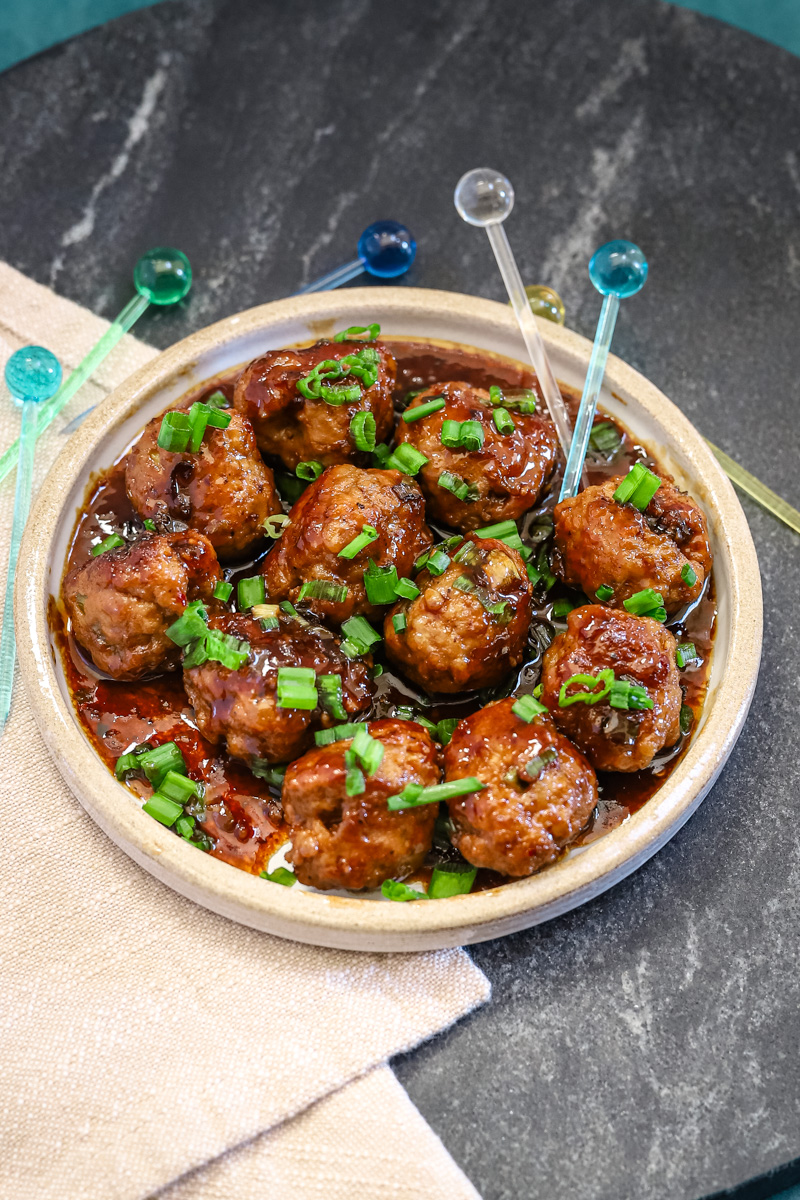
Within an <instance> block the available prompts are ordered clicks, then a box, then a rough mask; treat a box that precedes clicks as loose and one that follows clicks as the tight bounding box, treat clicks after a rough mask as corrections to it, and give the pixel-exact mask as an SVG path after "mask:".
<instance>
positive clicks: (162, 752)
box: [137, 742, 186, 791]
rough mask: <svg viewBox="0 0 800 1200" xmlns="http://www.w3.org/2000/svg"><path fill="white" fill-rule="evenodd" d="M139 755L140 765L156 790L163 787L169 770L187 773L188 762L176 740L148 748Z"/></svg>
mask: <svg viewBox="0 0 800 1200" xmlns="http://www.w3.org/2000/svg"><path fill="white" fill-rule="evenodd" d="M138 757H139V761H138V764H137V765H138V767H140V768H141V770H142V771H144V773H145V775H146V776H147V779H148V780H149V781H150V783H152V785H153V787H154V788H155V790H156V791H158V789H159V788H160V787H161V784H162V783H163V781H164V779H165V778H166V776H167V773H168V772H169V771H175V772H177V773H178V774H185V773H186V763H185V762H184V761H183V755H182V754H181V752H180V750H179V748H178V746H177V745H176V744H175V742H163V743H162V745H160V746H153V748H152V749H151V750H146V751H145V752H144V754H140V755H139V756H138Z"/></svg>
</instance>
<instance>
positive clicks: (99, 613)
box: [64, 529, 222, 679]
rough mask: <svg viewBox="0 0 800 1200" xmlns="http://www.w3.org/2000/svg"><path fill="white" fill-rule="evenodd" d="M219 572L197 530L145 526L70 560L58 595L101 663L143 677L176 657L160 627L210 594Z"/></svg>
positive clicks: (114, 672)
mask: <svg viewBox="0 0 800 1200" xmlns="http://www.w3.org/2000/svg"><path fill="white" fill-rule="evenodd" d="M221 578H222V573H221V572H220V569H219V563H218V562H217V558H216V555H215V554H214V549H213V547H212V545H211V543H210V542H209V540H208V538H205V537H203V535H202V534H201V533H196V532H195V531H194V530H193V529H188V530H186V531H185V532H182V533H173V534H169V535H167V536H162V535H161V534H158V533H151V534H145V535H144V536H143V537H140V538H139V539H138V541H135V542H133V543H132V544H131V545H128V546H124V547H122V546H121V547H120V548H119V549H118V550H107V551H106V552H105V553H104V554H99V555H98V556H97V557H96V558H90V559H89V560H88V562H85V563H83V564H82V565H81V566H75V567H73V568H72V569H71V570H70V571H69V572H68V574H67V576H66V578H65V580H64V603H65V605H66V608H67V612H68V614H69V618H70V621H71V622H72V632H73V634H74V635H75V639H76V641H77V642H78V643H79V644H80V645H81V646H82V647H83V649H84V650H86V651H87V653H88V654H89V655H90V656H91V659H92V662H93V663H94V665H95V666H96V667H98V668H99V670H101V671H105V672H106V674H108V675H111V676H113V678H114V679H141V678H142V676H143V675H151V674H153V672H155V671H162V670H170V669H172V668H173V667H176V666H177V665H178V662H179V659H180V650H179V649H178V647H177V646H176V645H175V643H174V642H171V641H170V640H169V638H168V637H167V632H166V631H167V629H168V628H169V626H170V625H172V623H173V622H174V621H177V619H178V617H180V615H181V613H182V612H183V610H184V608H185V607H186V605H187V603H188V602H189V601H190V600H206V601H207V600H210V599H211V594H212V592H213V590H214V584H215V583H217V582H218V581H219V580H220V579H221Z"/></svg>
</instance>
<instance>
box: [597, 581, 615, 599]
mask: <svg viewBox="0 0 800 1200" xmlns="http://www.w3.org/2000/svg"><path fill="white" fill-rule="evenodd" d="M595 596H597V599H598V600H600V601H602V603H603V604H605V602H606V601H607V600H613V599H614V589H613V588H612V587H611V584H609V583H601V584H600V587H599V588H598V589H597V591H596V592H595Z"/></svg>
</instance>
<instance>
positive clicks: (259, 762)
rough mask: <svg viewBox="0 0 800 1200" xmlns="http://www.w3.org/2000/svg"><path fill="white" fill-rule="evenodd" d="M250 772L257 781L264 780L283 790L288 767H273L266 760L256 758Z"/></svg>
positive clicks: (251, 763) (251, 764) (252, 762)
mask: <svg viewBox="0 0 800 1200" xmlns="http://www.w3.org/2000/svg"><path fill="white" fill-rule="evenodd" d="M250 770H251V771H252V772H253V774H254V775H255V777H256V779H263V780H264V782H265V783H269V784H270V785H271V786H272V787H276V788H282V787H283V780H284V776H285V775H286V767H273V765H272V763H270V762H269V761H268V760H267V759H266V758H254V759H252V760H251V762H250Z"/></svg>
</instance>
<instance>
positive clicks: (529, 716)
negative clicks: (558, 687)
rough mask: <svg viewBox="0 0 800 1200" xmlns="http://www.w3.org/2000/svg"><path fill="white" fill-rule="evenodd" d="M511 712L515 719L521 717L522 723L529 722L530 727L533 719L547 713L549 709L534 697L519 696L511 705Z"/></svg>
mask: <svg viewBox="0 0 800 1200" xmlns="http://www.w3.org/2000/svg"><path fill="white" fill-rule="evenodd" d="M511 711H512V713H513V714H514V716H515V717H519V719H520V720H521V721H527V723H528V724H529V725H530V723H531V721H532V720H533V718H534V717H540V716H541V715H542V713H546V712H547V708H546V707H545V705H544V704H540V703H539V701H538V700H534V698H533V696H518V697H517V699H516V700H515V701H514V703H513V704H512V705H511Z"/></svg>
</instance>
